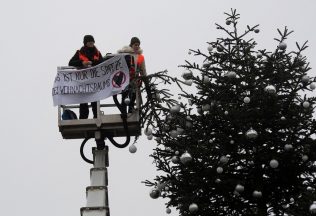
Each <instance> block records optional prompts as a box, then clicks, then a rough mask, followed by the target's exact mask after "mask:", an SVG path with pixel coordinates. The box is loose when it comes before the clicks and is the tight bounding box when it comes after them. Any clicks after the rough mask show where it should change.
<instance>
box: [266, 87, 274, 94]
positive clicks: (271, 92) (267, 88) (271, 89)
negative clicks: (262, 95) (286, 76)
mask: <svg viewBox="0 0 316 216" xmlns="http://www.w3.org/2000/svg"><path fill="white" fill-rule="evenodd" d="M264 90H265V92H267V93H270V94H274V93H276V88H275V87H274V86H273V85H268V86H266V87H265V88H264Z"/></svg>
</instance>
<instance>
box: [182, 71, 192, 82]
mask: <svg viewBox="0 0 316 216" xmlns="http://www.w3.org/2000/svg"><path fill="white" fill-rule="evenodd" d="M192 76H193V74H192V71H189V70H185V71H184V72H183V73H182V77H183V79H185V80H188V79H191V78H192Z"/></svg>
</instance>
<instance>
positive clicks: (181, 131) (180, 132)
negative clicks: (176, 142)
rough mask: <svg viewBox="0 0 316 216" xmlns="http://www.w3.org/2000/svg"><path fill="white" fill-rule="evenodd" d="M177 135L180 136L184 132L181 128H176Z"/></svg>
mask: <svg viewBox="0 0 316 216" xmlns="http://www.w3.org/2000/svg"><path fill="white" fill-rule="evenodd" d="M177 132H178V135H181V134H182V133H183V132H184V129H183V128H180V127H177Z"/></svg>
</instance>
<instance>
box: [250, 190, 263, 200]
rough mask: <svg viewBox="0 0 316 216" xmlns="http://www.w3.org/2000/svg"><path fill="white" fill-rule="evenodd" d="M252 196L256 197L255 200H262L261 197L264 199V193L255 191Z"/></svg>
mask: <svg viewBox="0 0 316 216" xmlns="http://www.w3.org/2000/svg"><path fill="white" fill-rule="evenodd" d="M252 196H253V197H255V198H260V197H262V192H261V191H257V190H255V191H254V192H253V193H252Z"/></svg>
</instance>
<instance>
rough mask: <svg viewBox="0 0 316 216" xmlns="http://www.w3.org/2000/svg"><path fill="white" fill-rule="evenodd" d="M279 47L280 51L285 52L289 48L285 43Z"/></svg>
mask: <svg viewBox="0 0 316 216" xmlns="http://www.w3.org/2000/svg"><path fill="white" fill-rule="evenodd" d="M278 47H279V49H280V50H285V49H286V47H287V44H286V43H284V42H281V43H280V44H279V46H278Z"/></svg>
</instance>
